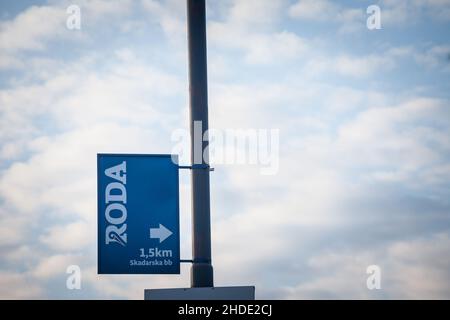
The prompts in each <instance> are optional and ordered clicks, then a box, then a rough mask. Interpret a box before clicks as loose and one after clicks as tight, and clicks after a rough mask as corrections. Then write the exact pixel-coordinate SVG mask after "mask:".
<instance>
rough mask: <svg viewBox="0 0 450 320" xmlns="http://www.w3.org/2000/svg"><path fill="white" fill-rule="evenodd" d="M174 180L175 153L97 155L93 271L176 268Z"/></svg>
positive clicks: (176, 198)
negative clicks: (95, 234)
mask: <svg viewBox="0 0 450 320" xmlns="http://www.w3.org/2000/svg"><path fill="white" fill-rule="evenodd" d="M172 158H173V159H174V161H172ZM178 180H179V178H178V165H177V158H176V156H171V155H135V154H98V155H97V181H98V182H97V183H98V273H99V274H179V273H180V231H179V190H178Z"/></svg>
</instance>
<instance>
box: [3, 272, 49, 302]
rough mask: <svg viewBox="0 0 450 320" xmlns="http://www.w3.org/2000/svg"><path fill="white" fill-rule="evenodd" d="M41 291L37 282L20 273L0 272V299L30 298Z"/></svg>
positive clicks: (37, 295)
mask: <svg viewBox="0 0 450 320" xmlns="http://www.w3.org/2000/svg"><path fill="white" fill-rule="evenodd" d="M42 293H43V291H42V289H41V288H40V286H39V284H37V283H36V282H34V281H33V280H31V279H29V278H28V277H26V276H24V275H23V274H21V273H12V272H0V298H1V299H11V300H14V299H32V298H36V297H39V296H40V295H41V294H42Z"/></svg>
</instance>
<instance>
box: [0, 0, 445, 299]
mask: <svg viewBox="0 0 450 320" xmlns="http://www.w3.org/2000/svg"><path fill="white" fill-rule="evenodd" d="M70 4H77V5H79V6H80V8H81V29H80V30H69V29H67V28H66V19H67V17H68V15H67V13H66V8H67V7H68V6H69V5H70ZM372 4H376V5H378V6H379V7H380V9H381V25H382V28H381V29H380V30H368V29H367V27H366V19H367V17H368V15H367V14H366V8H367V7H368V6H369V5H372ZM185 16H186V12H185V2H184V1H181V0H180V1H179V0H164V1H156V0H136V1H131V0H123V1H106V0H83V1H81V0H80V1H20V2H19V1H2V2H1V4H0V221H1V224H0V297H1V298H44V299H45V298H74V299H77V298H88V299H90V298H94V299H98V298H107V299H109V298H113V299H114V298H132V299H141V298H142V297H143V290H144V289H145V288H159V287H187V286H189V273H188V266H183V269H182V274H181V275H180V276H98V275H97V274H96V180H95V179H96V167H95V166H96V154H97V153H100V152H118V153H170V152H171V150H172V148H173V146H174V142H173V141H172V140H171V134H172V132H173V131H174V130H177V129H180V128H181V129H183V128H187V125H188V107H187V98H188V97H187V88H188V84H187V51H186V49H187V42H186V17H185ZM207 16H208V31H207V35H208V59H209V60H208V63H209V64H208V76H209V107H210V109H209V115H210V126H211V127H213V128H217V129H227V128H235V129H236V128H244V129H246V128H251V129H279V132H280V153H279V155H280V169H279V171H278V173H277V174H276V175H271V176H264V175H261V174H260V171H259V168H257V167H255V166H254V165H221V164H217V165H216V171H215V172H214V173H212V176H211V200H212V229H213V234H212V238H213V264H214V268H215V282H216V285H256V294H257V298H277V299H295V298H307V299H310V298H325V299H326V298H356V299H361V298H362V299H372V298H385V299H392V298H446V299H448V298H450V286H449V283H450V271H449V270H450V238H449V232H450V201H449V199H450V185H449V181H450V161H449V159H450V139H449V137H450V109H449V108H450V104H449V99H450V84H449V81H448V80H449V75H450V33H449V26H450V1H447V0H426V1H416V0H411V1H406V0H397V1H393V0H384V1H334V2H333V1H327V0H317V1H307V0H300V1H298V0H258V1H256V0H239V1H238V0H223V1H207ZM189 192H190V189H189V176H188V174H187V173H182V174H181V186H180V196H181V199H180V200H181V238H182V244H181V247H182V255H183V256H184V257H190V249H191V248H190V203H189V196H190V194H189ZM72 264H76V265H79V266H80V267H81V270H82V289H81V290H67V289H66V278H67V274H66V273H65V272H66V268H67V266H68V265H72ZM372 264H376V265H379V266H380V267H381V270H382V281H381V283H382V289H381V290H372V291H371V290H368V289H367V287H366V279H367V274H366V268H367V266H369V265H372Z"/></svg>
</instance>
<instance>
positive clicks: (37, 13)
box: [0, 6, 66, 51]
mask: <svg viewBox="0 0 450 320" xmlns="http://www.w3.org/2000/svg"><path fill="white" fill-rule="evenodd" d="M65 20H66V12H65V10H64V9H63V8H58V7H50V6H42V7H37V6H33V7H30V8H28V9H27V10H25V11H24V12H22V13H20V14H19V15H18V16H17V17H15V18H14V20H12V21H3V22H1V23H0V49H1V50H6V51H17V50H23V49H26V50H43V49H44V48H45V43H46V41H48V40H51V39H52V38H55V37H58V36H61V35H62V34H63V33H64V31H66V27H65Z"/></svg>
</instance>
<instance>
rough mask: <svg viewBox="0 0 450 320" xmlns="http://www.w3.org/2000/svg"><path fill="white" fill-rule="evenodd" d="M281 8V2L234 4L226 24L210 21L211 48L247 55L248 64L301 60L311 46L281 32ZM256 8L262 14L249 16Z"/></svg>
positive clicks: (298, 38) (243, 2) (238, 2)
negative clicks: (279, 25) (250, 11)
mask: <svg viewBox="0 0 450 320" xmlns="http://www.w3.org/2000/svg"><path fill="white" fill-rule="evenodd" d="M280 5H281V2H280V1H257V3H254V2H246V1H235V2H233V4H232V5H231V8H229V10H230V13H229V15H228V16H227V18H226V19H225V21H211V22H209V24H208V39H209V41H210V43H211V45H212V46H213V47H216V46H217V47H218V48H219V49H223V48H225V49H233V50H237V51H238V52H243V53H244V61H245V62H246V63H248V64H256V65H258V64H269V65H270V64H277V63H278V64H280V63H286V62H287V61H292V60H295V59H297V58H298V57H299V56H300V55H301V54H303V53H304V52H305V51H306V50H307V48H308V44H307V43H306V41H305V40H304V39H302V38H301V37H299V36H298V35H297V34H295V33H293V32H290V31H288V30H278V28H277V21H278V19H279V18H280V17H281V12H280V10H279V8H280ZM255 7H257V8H258V12H260V14H257V15H255V14H253V13H252V14H248V11H249V10H251V8H255ZM264 30H265V32H263V31H264Z"/></svg>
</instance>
